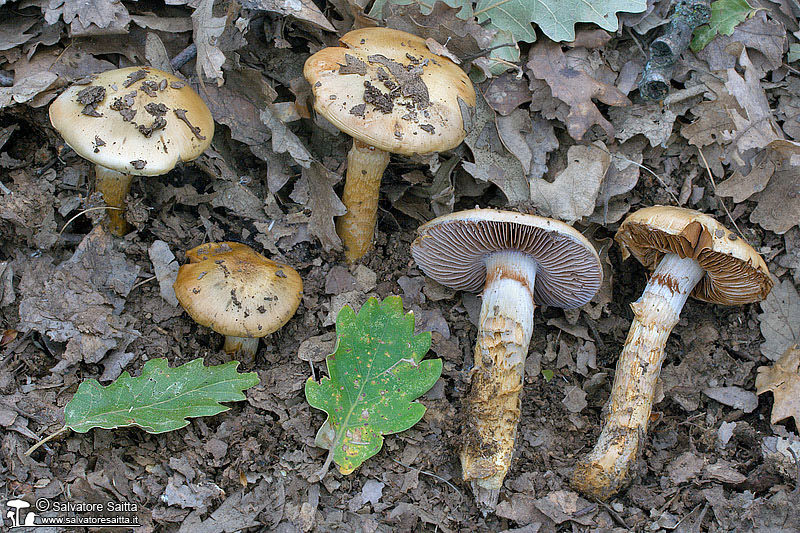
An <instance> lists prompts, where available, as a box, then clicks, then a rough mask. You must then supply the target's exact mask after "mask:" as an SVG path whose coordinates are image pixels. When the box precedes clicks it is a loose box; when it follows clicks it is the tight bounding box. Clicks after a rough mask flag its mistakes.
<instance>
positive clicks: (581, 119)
mask: <svg viewBox="0 0 800 533" xmlns="http://www.w3.org/2000/svg"><path fill="white" fill-rule="evenodd" d="M526 67H527V68H528V70H529V73H530V74H532V75H533V76H534V77H535V78H537V79H540V80H544V81H545V82H547V84H548V85H549V86H550V90H551V92H552V93H553V96H554V97H555V98H558V99H559V100H561V101H563V102H564V103H566V104H567V105H569V107H570V111H569V115H567V131H568V132H569V134H570V136H571V137H572V138H573V139H575V140H577V141H579V140H581V139H582V138H583V135H584V134H585V133H586V131H587V130H588V129H589V128H590V127H592V126H593V125H595V124H598V125H599V126H600V127H601V128H603V130H605V132H606V135H608V137H609V138H613V137H614V127H613V126H612V125H611V123H610V122H609V121H608V120H607V119H606V118H605V117H604V116H603V115H602V114H601V113H600V110H599V109H597V106H596V105H595V104H594V102H592V98H597V99H598V100H600V101H601V102H603V103H604V104H607V105H612V106H626V105H630V103H631V102H630V100H628V97H627V96H625V95H624V94H623V93H622V92H621V91H620V90H619V89H617V88H616V87H614V86H612V85H608V84H605V83H602V82H600V81H598V80H596V79H594V78H592V77H591V76H590V75H588V74H587V73H586V72H583V71H582V70H577V69H575V68H573V67H571V66H570V65H568V64H567V58H566V56H565V55H564V52H562V51H561V45H560V44H558V43H554V42H552V41H548V40H546V39H542V40H541V41H539V42H537V43H536V45H534V46H533V48H531V53H530V56H529V60H528V63H527V65H526Z"/></svg>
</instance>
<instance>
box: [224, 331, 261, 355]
mask: <svg viewBox="0 0 800 533" xmlns="http://www.w3.org/2000/svg"><path fill="white" fill-rule="evenodd" d="M258 340H259V339H258V337H255V338H250V337H234V336H233V335H225V345H224V346H223V347H222V349H223V350H225V353H226V354H228V355H236V354H237V353H238V354H242V355H246V356H247V357H248V358H250V359H252V358H253V357H255V355H256V350H258Z"/></svg>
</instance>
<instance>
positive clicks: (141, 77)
mask: <svg viewBox="0 0 800 533" xmlns="http://www.w3.org/2000/svg"><path fill="white" fill-rule="evenodd" d="M131 80H134V81H132V82H131ZM79 99H80V100H82V101H83V102H87V101H93V103H92V104H90V106H89V108H87V105H86V104H85V103H81V102H80V101H79ZM159 104H161V105H159ZM112 106H113V107H115V108H116V109H114V108H112ZM85 108H87V109H90V110H91V109H92V108H93V111H91V112H92V113H93V114H96V115H100V116H92V115H89V114H85V113H84V112H83V111H84V109H85ZM180 110H184V111H185V117H186V120H182V119H181V118H179V116H178V115H176V111H177V112H178V113H181V111H180ZM134 112H135V114H133V113H134ZM131 115H133V116H131ZM159 116H160V117H161V119H162V120H163V121H165V125H164V126H163V127H162V128H160V129H154V130H152V131H148V129H149V128H152V127H153V126H154V125H156V124H157V122H156V120H157V118H159ZM124 117H129V118H130V120H129V121H126V120H125V118H124ZM50 122H51V123H52V124H53V127H54V128H56V129H57V130H58V131H59V133H61V135H62V137H64V141H65V142H66V143H67V144H68V145H69V146H70V147H71V148H72V149H73V150H75V151H76V152H77V153H78V154H79V155H80V156H81V157H83V158H85V159H88V160H89V161H91V162H93V163H95V164H98V165H101V166H104V167H106V168H110V169H111V170H116V171H117V172H123V173H126V174H131V175H134V176H159V175H161V174H166V173H167V172H169V171H170V170H172V169H173V168H174V167H175V165H176V164H178V162H179V161H191V160H193V159H196V158H197V157H198V156H200V154H202V153H203V151H204V150H205V149H206V148H208V145H209V144H211V138H212V137H213V136H214V119H213V118H212V116H211V112H210V111H209V110H208V107H207V106H206V104H205V102H203V100H202V99H201V98H200V95H198V94H197V93H196V92H195V91H194V90H193V89H192V88H191V87H190V86H189V85H187V84H186V82H184V81H183V80H181V79H180V78H177V77H175V76H173V75H172V74H168V73H166V72H162V71H160V70H157V69H154V68H152V67H129V68H122V69H118V70H109V71H106V72H103V73H102V74H98V75H97V77H95V78H94V79H93V80H92V82H91V83H90V84H88V85H73V86H71V87H69V88H68V89H67V90H65V91H64V92H63V93H61V95H60V96H59V97H58V98H56V99H55V101H53V103H52V104H50ZM140 128H141V129H140Z"/></svg>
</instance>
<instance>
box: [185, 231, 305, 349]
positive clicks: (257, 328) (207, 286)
mask: <svg viewBox="0 0 800 533" xmlns="http://www.w3.org/2000/svg"><path fill="white" fill-rule="evenodd" d="M186 257H187V259H189V263H187V264H185V265H183V266H181V267H180V269H178V278H177V280H175V284H174V285H173V287H174V289H175V295H176V296H177V297H178V301H179V302H180V304H181V305H182V306H183V308H184V309H185V310H186V312H187V313H189V316H191V317H192V318H193V319H194V321H195V322H197V323H198V324H200V325H201V326H206V327H209V328H211V329H213V330H214V331H216V332H217V333H221V334H223V335H225V346H224V348H223V349H224V350H225V352H226V353H228V354H235V353H237V352H239V353H242V354H244V355H246V356H248V357H249V358H252V357H254V356H255V353H256V348H258V339H259V338H261V337H264V336H266V335H269V334H270V333H272V332H274V331H277V330H278V329H280V328H281V327H283V325H284V324H286V323H287V322H288V321H289V319H290V318H292V316H294V313H295V311H297V307H298V306H299V305H300V300H301V299H302V297H303V280H302V279H301V278H300V274H298V273H297V271H296V270H294V269H293V268H292V267H290V266H287V265H284V264H281V263H276V262H275V261H272V260H270V259H267V258H266V257H264V256H263V255H261V254H259V253H257V252H255V251H254V250H253V249H252V248H250V247H249V246H246V245H244V244H240V243H237V242H218V243H208V244H203V245H201V246H198V247H196V248H192V249H191V250H189V251H188V252H186Z"/></svg>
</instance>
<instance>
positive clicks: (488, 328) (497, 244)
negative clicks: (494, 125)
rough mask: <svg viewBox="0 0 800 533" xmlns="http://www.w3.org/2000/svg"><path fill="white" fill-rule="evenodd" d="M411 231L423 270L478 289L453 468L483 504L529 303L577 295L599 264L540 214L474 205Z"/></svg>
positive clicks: (504, 437) (513, 426)
mask: <svg viewBox="0 0 800 533" xmlns="http://www.w3.org/2000/svg"><path fill="white" fill-rule="evenodd" d="M418 231H419V237H417V239H416V240H415V241H414V243H413V244H412V245H411V255H412V256H413V257H414V260H415V261H416V262H417V264H418V265H419V266H420V268H421V269H422V271H423V272H424V273H425V274H426V275H428V276H429V277H431V278H433V279H434V280H436V281H438V282H439V283H441V284H443V285H447V286H448V287H452V288H454V289H457V290H464V291H470V292H479V291H480V290H481V289H483V303H482V305H481V313H480V319H479V322H478V339H477V342H476V344H475V363H474V367H473V369H472V371H471V386H470V391H469V394H468V396H467V398H466V412H467V415H466V425H467V427H466V428H465V430H464V446H463V448H462V450H461V468H462V473H463V477H464V480H465V481H469V482H471V485H472V490H473V493H474V494H475V497H476V500H477V502H478V505H479V506H480V507H481V508H482V510H484V511H488V510H492V509H494V507H495V505H496V504H497V498H498V496H499V492H500V488H501V487H502V485H503V479H504V478H505V476H506V473H507V472H508V469H509V466H510V465H511V456H512V454H513V451H514V440H515V438H516V433H517V424H518V422H519V417H520V394H521V392H522V384H523V378H524V374H525V357H526V355H527V353H528V344H529V342H530V338H531V334H532V333H533V311H534V308H535V306H536V304H539V305H552V306H556V307H562V308H574V307H579V306H581V305H583V304H585V303H586V302H588V301H589V300H591V299H592V297H593V296H594V294H595V292H597V290H598V289H599V288H600V282H601V281H602V278H603V269H602V267H601V265H600V259H599V257H598V256H597V252H595V250H594V248H593V247H592V245H591V244H590V243H589V241H587V240H586V238H584V237H583V235H581V234H580V233H579V232H578V231H577V230H575V229H573V228H571V227H570V226H567V225H566V224H564V223H563V222H559V221H556V220H552V219H549V218H543V217H538V216H534V215H522V214H519V213H512V212H508V211H494V210H491V209H473V210H470V211H462V212H459V213H453V214H450V215H445V216H442V217H439V218H437V219H434V220H431V221H430V222H428V223H427V224H424V225H423V226H421V227H420V228H419V230H418Z"/></svg>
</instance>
